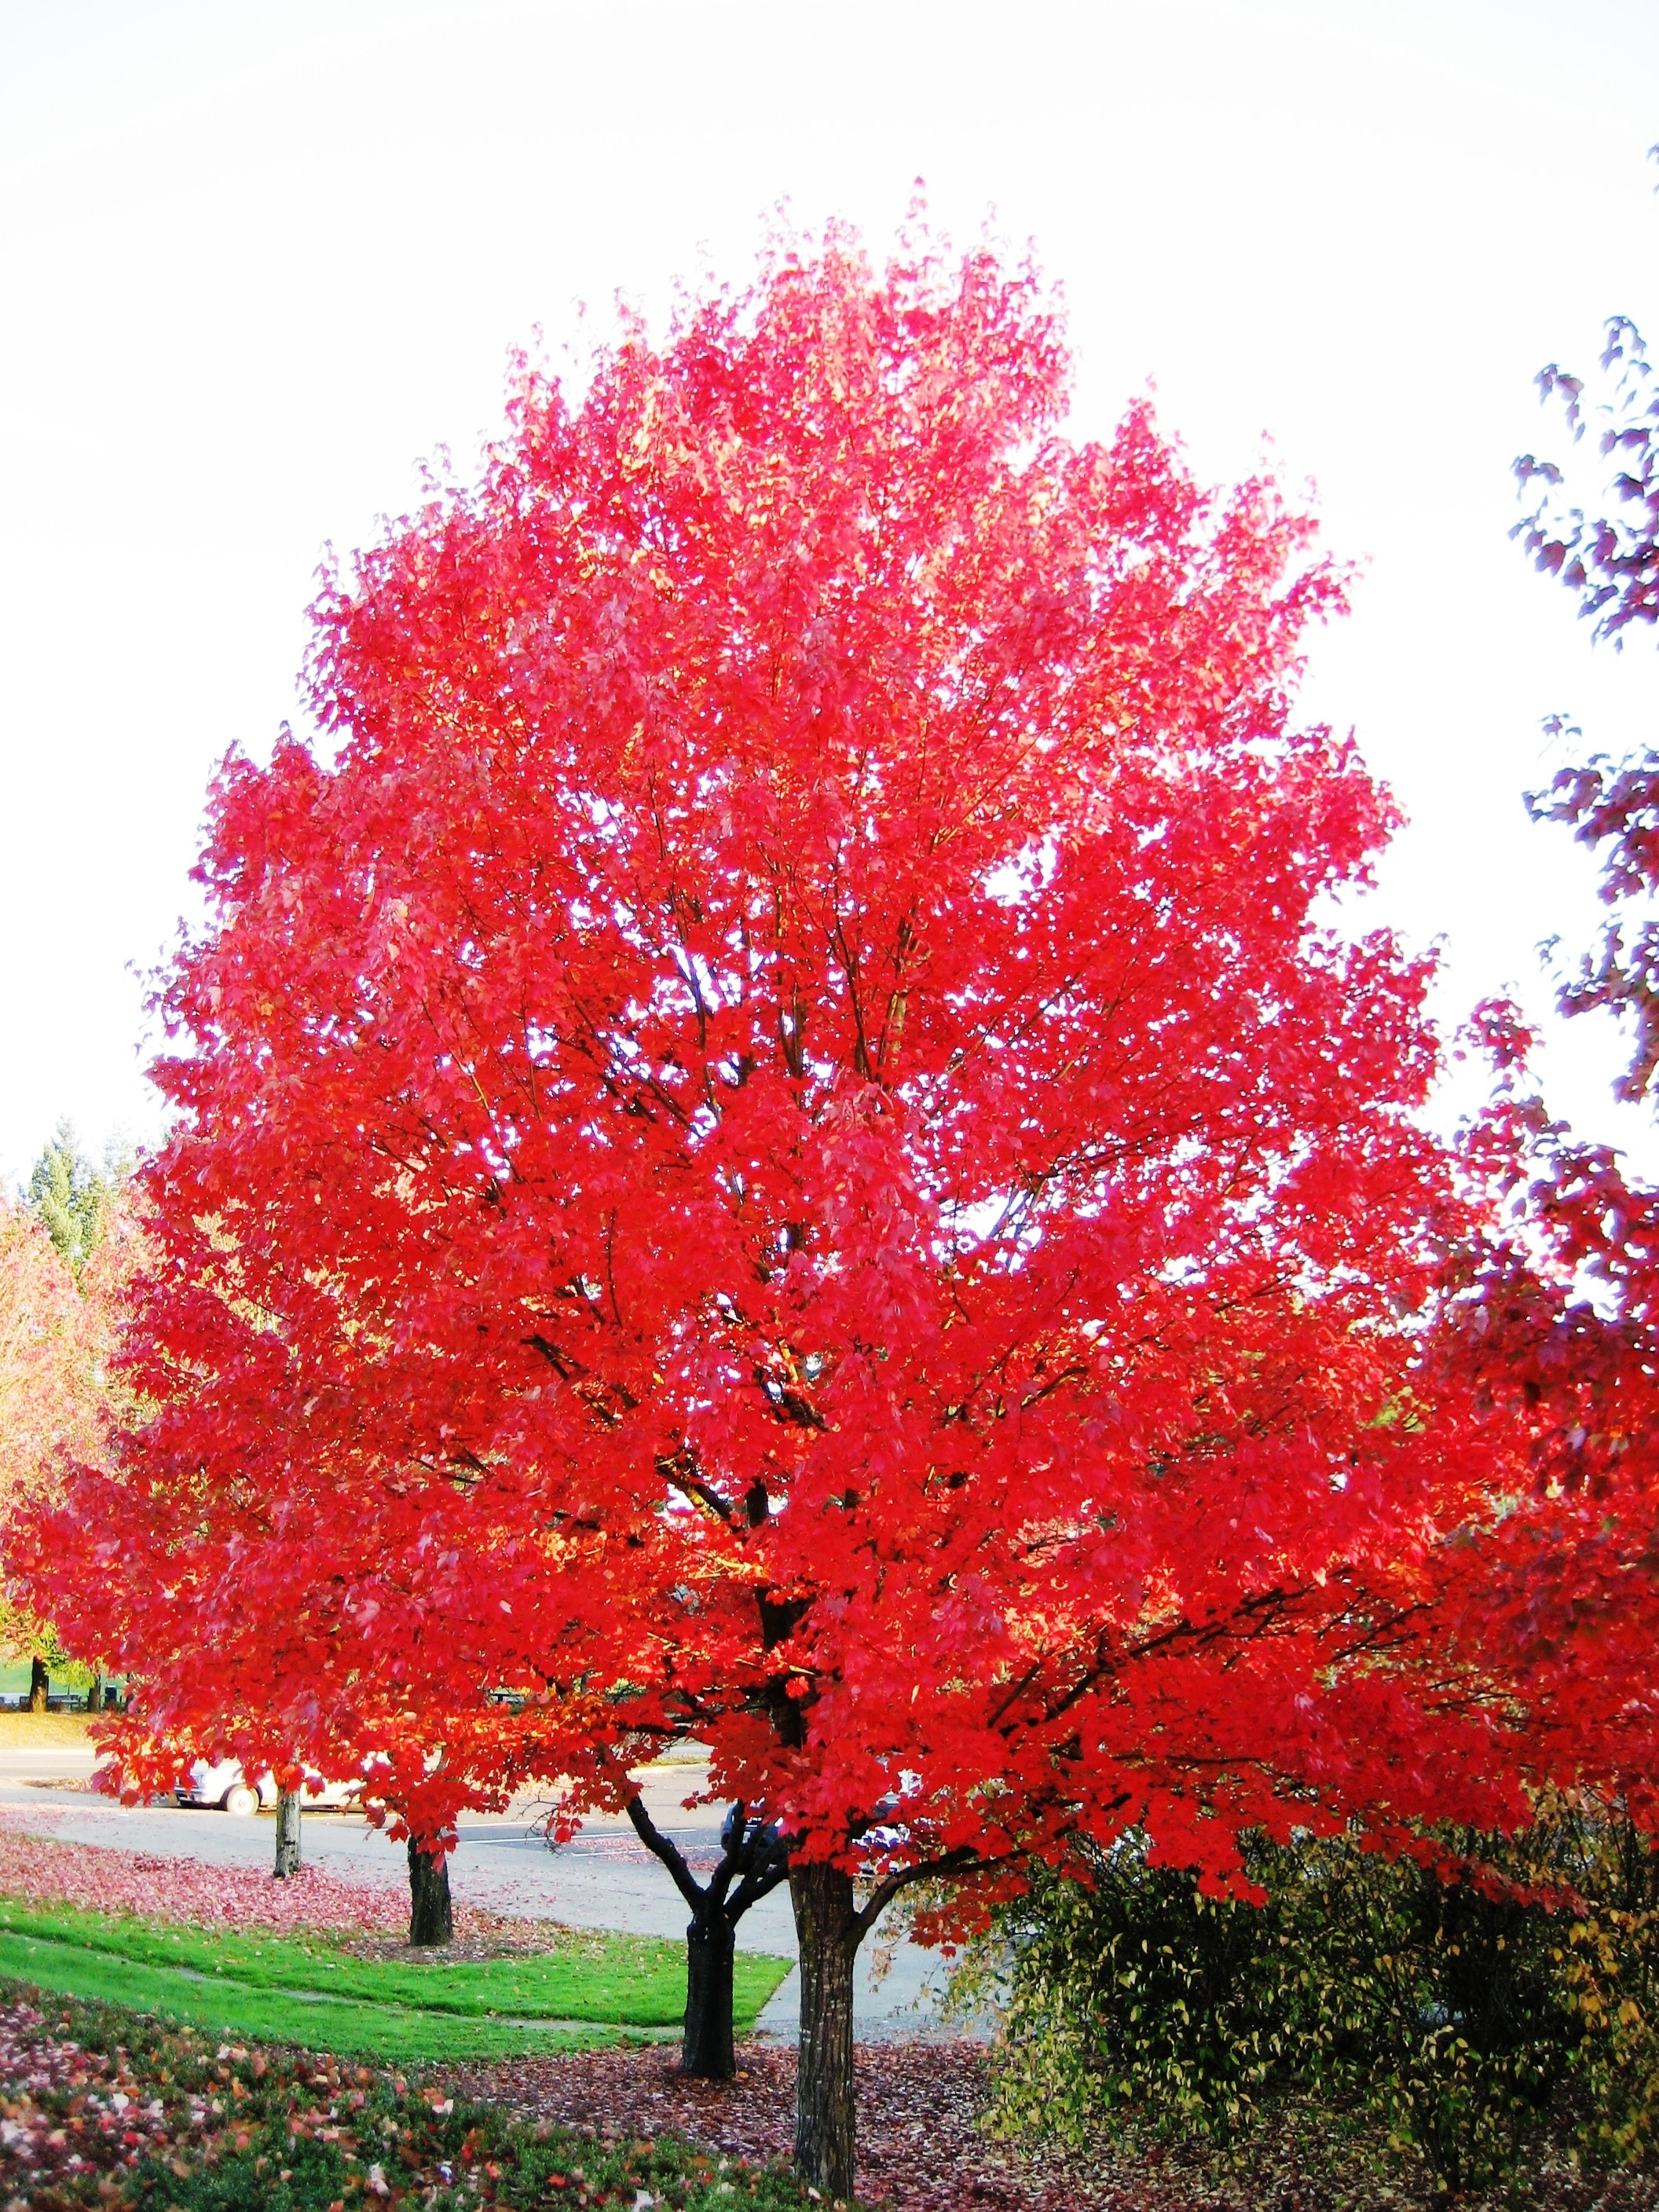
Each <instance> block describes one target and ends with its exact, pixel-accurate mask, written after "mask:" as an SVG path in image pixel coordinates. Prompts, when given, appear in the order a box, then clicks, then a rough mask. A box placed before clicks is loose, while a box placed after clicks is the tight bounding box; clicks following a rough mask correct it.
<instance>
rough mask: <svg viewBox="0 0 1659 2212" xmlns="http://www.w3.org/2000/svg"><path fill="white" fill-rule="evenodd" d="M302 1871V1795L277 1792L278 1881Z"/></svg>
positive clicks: (295, 1791)
mask: <svg viewBox="0 0 1659 2212" xmlns="http://www.w3.org/2000/svg"><path fill="white" fill-rule="evenodd" d="M299 1871H300V1793H299V1791H298V1790H278V1791H277V1792H276V1869H275V1872H276V1879H277V1881H287V1879H288V1877H289V1875H294V1874H298V1873H299Z"/></svg>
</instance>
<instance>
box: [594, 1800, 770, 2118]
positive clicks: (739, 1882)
mask: <svg viewBox="0 0 1659 2212" xmlns="http://www.w3.org/2000/svg"><path fill="white" fill-rule="evenodd" d="M628 1817H629V1820H631V1821H632V1822H633V1823H634V1831H635V1834H636V1835H637V1836H638V1837H639V1839H640V1841H641V1843H642V1844H644V1845H645V1847H646V1849H647V1850H648V1851H652V1852H654V1854H655V1855H656V1857H658V1858H659V1859H660V1860H661V1861H662V1863H663V1864H664V1865H665V1867H666V1868H667V1869H668V1871H669V1873H670V1874H671V1875H673V1877H674V1887H675V1888H676V1889H678V1892H679V1893H680V1895H681V1896H682V1897H683V1898H684V1899H685V1901H686V1903H687V1904H688V1905H690V1908H691V1923H690V1927H688V1928H687V1929H686V1931H685V2034H684V2040H683V2042H682V2044H681V2046H680V2071H681V2072H682V2073H683V2074H691V2075H696V2077H697V2078H698V2079H699V2080H701V2081H730V2080H731V2079H732V2075H734V2074H735V2073H736V2072H737V2070H738V2060H737V2051H736V2049H735V2047H734V2041H733V2036H732V1952H733V1950H734V1948H735V1944H736V1936H737V1927H738V1921H739V1920H741V1919H742V1917H743V1916H744V1913H745V1912H747V1911H748V1910H749V1908H750V1905H758V1904H759V1903H760V1900H761V1899H762V1898H763V1897H769V1896H770V1895H771V1893H772V1892H773V1891H774V1890H775V1889H776V1888H777V1887H778V1885H779V1884H780V1883H781V1882H783V1881H787V1879H788V1869H789V1846H788V1844H787V1843H786V1842H785V1840H784V1838H782V1837H781V1835H780V1834H779V1833H778V1831H777V1828H776V1826H775V1824H774V1823H773V1822H771V1821H769V1820H763V1819H757V1820H751V1819H750V1817H749V1810H748V1808H747V1807H746V1806H744V1805H742V1804H738V1805H733V1806H732V1809H731V1810H730V1812H728V1813H727V1814H726V1819H725V1820H724V1822H723V1823H722V1825H721V1827H720V1864H719V1865H718V1866H717V1867H716V1868H715V1869H714V1873H713V1874H712V1875H710V1876H709V1878H708V1881H707V1882H700V1881H698V1880H697V1878H696V1875H694V1874H693V1873H692V1871H691V1869H690V1867H689V1866H688V1865H687V1864H686V1863H685V1857H684V1853H683V1852H682V1851H681V1850H680V1849H679V1846H678V1844H676V1843H674V1842H673V1840H672V1839H671V1838H670V1837H667V1836H665V1835H664V1834H663V1833H662V1832H660V1830H659V1828H658V1826H657V1825H656V1823H655V1821H654V1820H653V1819H652V1818H651V1815H650V1814H648V1813H647V1811H646V1809H645V1805H644V1802H643V1800H642V1799H641V1798H639V1797H637V1796H635V1797H630V1798H629V1801H628ZM734 1885H735V1887H734Z"/></svg>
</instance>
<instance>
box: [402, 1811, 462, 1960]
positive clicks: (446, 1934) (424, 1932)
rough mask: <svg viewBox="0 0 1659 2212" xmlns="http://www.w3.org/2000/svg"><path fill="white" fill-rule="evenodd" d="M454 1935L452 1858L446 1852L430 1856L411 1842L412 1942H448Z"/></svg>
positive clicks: (410, 1935) (411, 1838)
mask: <svg viewBox="0 0 1659 2212" xmlns="http://www.w3.org/2000/svg"><path fill="white" fill-rule="evenodd" d="M454 1934H455V1917H454V1912H453V1908H452V1907H451V1905H450V1901H449V1859H448V1857H447V1853H445V1852H443V1851H436V1852H433V1853H431V1854H429V1855H428V1853H427V1852H425V1851H423V1850H422V1849H421V1847H420V1845H419V1844H417V1843H416V1840H415V1838H414V1837H413V1836H411V1837H410V1839H409V1940H410V1944H411V1946H412V1945H415V1944H422V1945H424V1944H432V1943H447V1942H451V1941H452V1940H453V1936H454Z"/></svg>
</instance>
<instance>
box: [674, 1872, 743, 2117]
mask: <svg viewBox="0 0 1659 2212" xmlns="http://www.w3.org/2000/svg"><path fill="white" fill-rule="evenodd" d="M733 1935H734V1930H733V1929H732V1923H731V1922H730V1921H729V1920H728V1919H727V1918H726V1915H725V1913H723V1912H720V1911H715V1912H714V1913H712V1914H710V1915H708V1917H704V1916H702V1914H699V1916H698V1917H697V1918H696V1919H695V1920H694V1921H692V1923H690V1926H689V1927H688V1928H687V1929H686V1931H685V2036H684V2042H683V2044H682V2045H681V2049H680V2071H681V2072H682V2073H684V2074H691V2075H696V2078H697V2079H698V2080H699V2081H730V2080H731V2079H732V2075H734V2074H735V2073H736V2072H737V2070H738V2055H737V2050H736V2046H735V2045H734V2042H733V2039H732V1953H733V1951H734V1949H735V1948H736V1946H735V1944H734V1942H733V1940H732V1939H733Z"/></svg>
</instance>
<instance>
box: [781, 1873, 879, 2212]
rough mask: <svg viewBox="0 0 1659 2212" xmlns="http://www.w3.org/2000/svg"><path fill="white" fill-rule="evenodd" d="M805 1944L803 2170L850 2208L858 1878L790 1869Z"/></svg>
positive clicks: (799, 2114)
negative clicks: (855, 1896)
mask: <svg viewBox="0 0 1659 2212" xmlns="http://www.w3.org/2000/svg"><path fill="white" fill-rule="evenodd" d="M789 1900H790V1903H791V1904H792V1905H793V1906H794V1908H795V1934H796V1936H797V1938H798V1940H799V1945H800V2057H799V2067H798V2069H797V2072H796V2075H795V2171H796V2172H797V2173H798V2174H799V2176H800V2179H802V2180H803V2181H804V2182H805V2183H807V2184H808V2185H810V2186H811V2187H812V2188H815V2189H817V2190H819V2191H822V2192H823V2195H824V2196H826V2197H831V2198H834V2197H839V2198H841V2199H842V2202H843V2203H850V2202H851V2201H852V2196H853V2172H854V2106H853V1961H854V1958H855V1957H856V1956H857V1954H858V1947H859V1938H860V1936H861V1935H862V1933H863V1930H862V1929H861V1928H860V1925H859V1917H858V1914H857V1912H856V1911H855V1910H854V1902H853V1877H852V1876H851V1875H848V1874H843V1873H842V1871H841V1869H840V1868H839V1867H831V1866H822V1865H818V1866H797V1867H792V1868H791V1869H790V1870H789Z"/></svg>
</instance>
